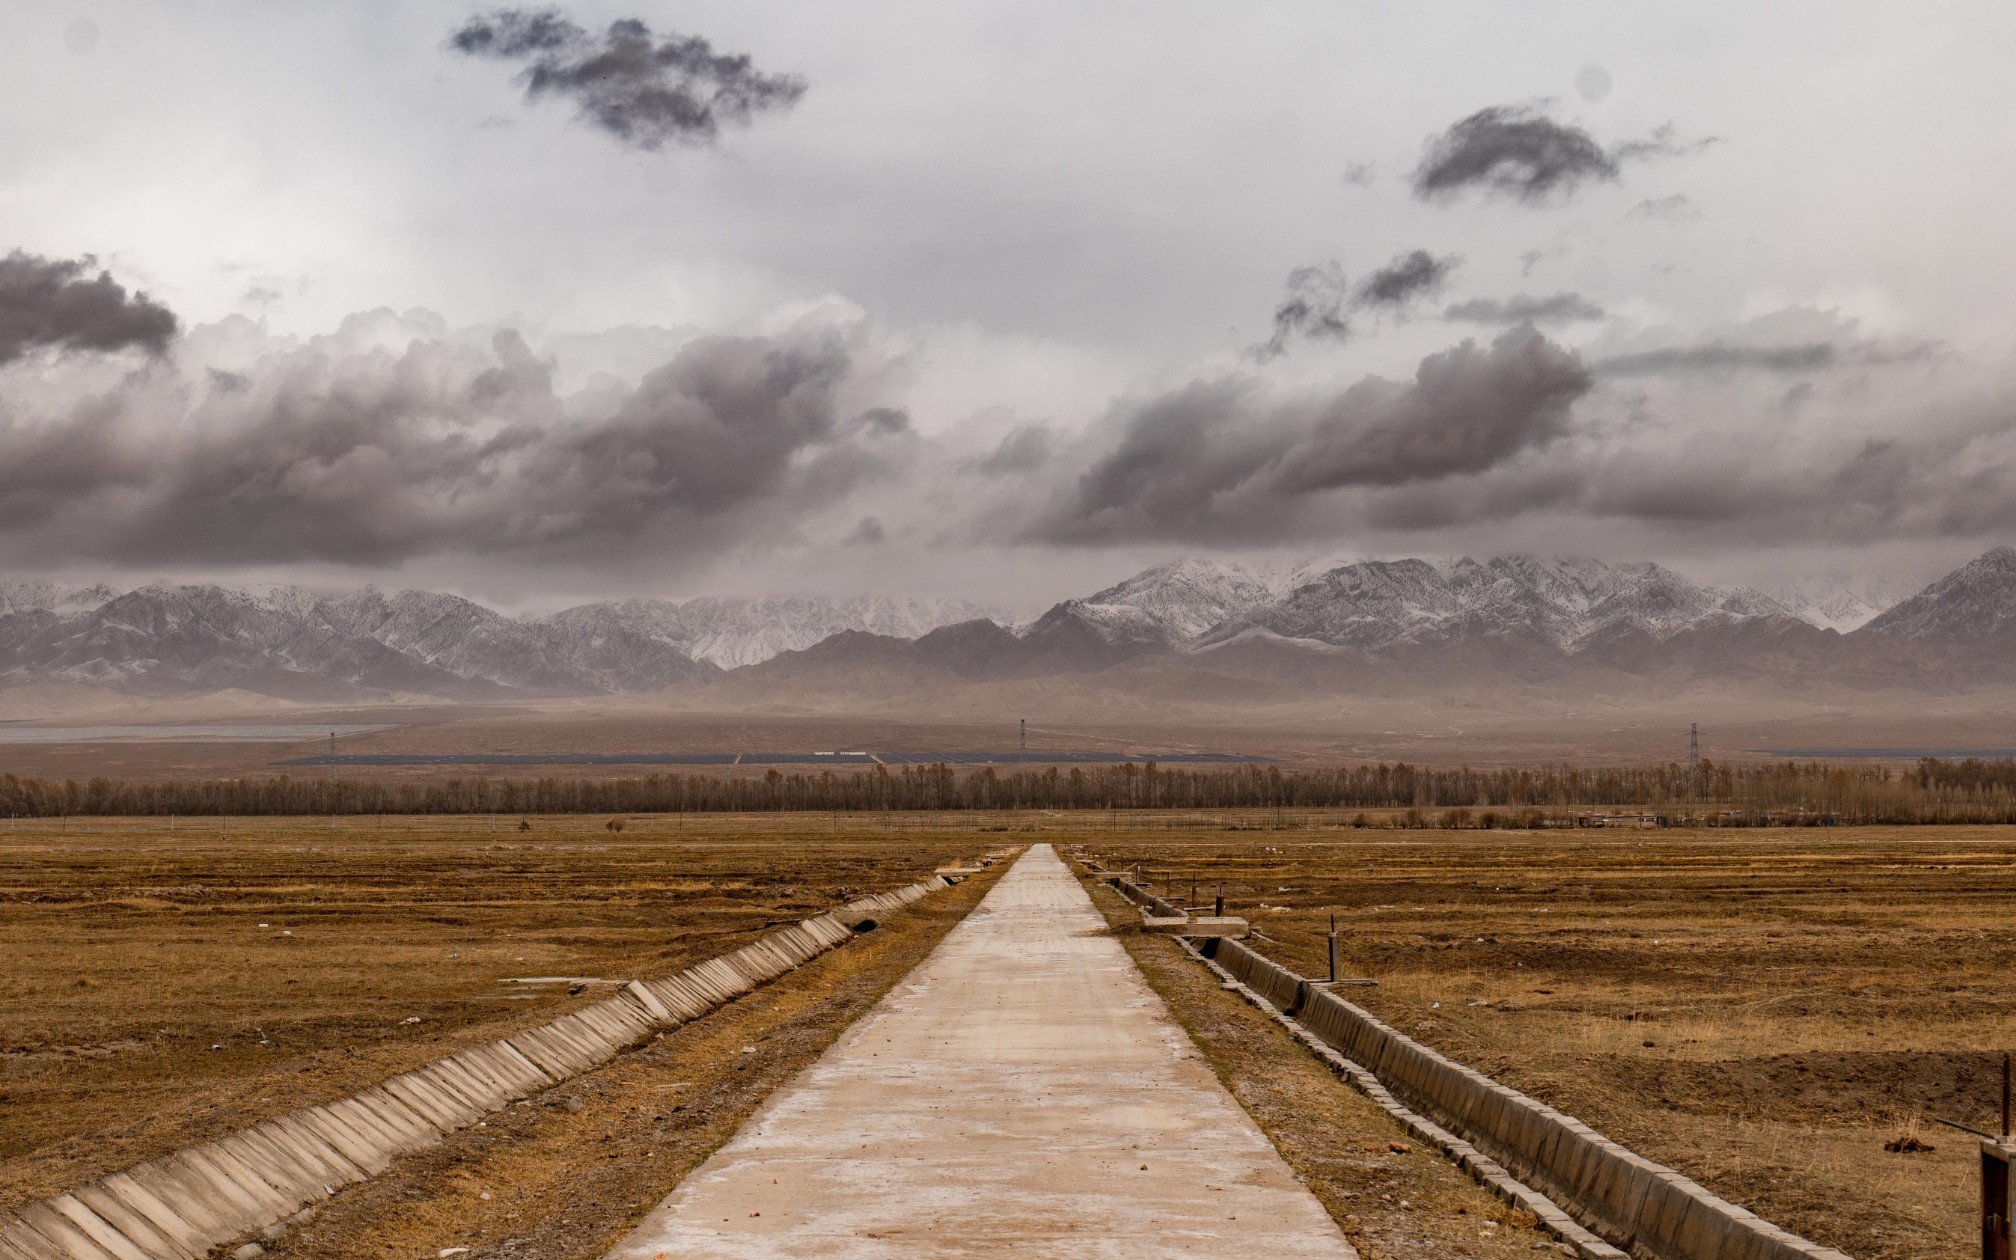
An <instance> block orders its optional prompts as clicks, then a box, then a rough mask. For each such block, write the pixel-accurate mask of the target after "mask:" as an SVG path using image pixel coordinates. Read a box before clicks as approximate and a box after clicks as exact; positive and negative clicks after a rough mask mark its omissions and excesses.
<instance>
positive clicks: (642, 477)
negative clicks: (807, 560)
mask: <svg viewBox="0 0 2016 1260" xmlns="http://www.w3.org/2000/svg"><path fill="white" fill-rule="evenodd" d="M493 353H494V357H491V356H484V355H481V354H479V353H477V352H475V351H473V350H471V349H469V348H467V347H464V346H461V345H456V344H451V343H448V342H444V341H439V340H429V339H420V340H415V341H413V342H412V343H411V344H410V345H409V346H408V347H407V348H406V349H405V350H404V351H403V352H401V353H396V354H395V353H392V352H389V351H385V350H375V349H368V350H363V351H352V352H333V351H318V350H314V349H306V350H300V351H294V352H290V353H285V354H275V355H269V356H267V357H266V358H264V359H262V360H260V361H259V362H258V363H257V364H256V365H255V366H253V367H252V368H250V369H248V370H247V371H245V372H244V373H241V374H237V376H236V378H235V379H226V378H223V377H216V378H213V379H212V381H211V383H210V387H209V388H207V389H190V390H188V391H187V394H186V396H183V395H181V394H178V393H176V392H175V391H181V390H184V389H185V387H184V386H183V385H182V384H181V383H180V382H174V383H173V384H163V383H161V382H159V381H154V380H145V381H139V382H137V383H135V384H132V385H131V386H129V387H128V390H127V391H126V392H114V393H112V394H108V395H105V396H101V397H96V398H92V399H89V400H87V401H86V402H84V403H82V404H80V405H78V406H76V407H74V408H72V409H71V410H70V411H69V412H68V413H67V414H63V415H60V416H57V417H53V418H50V419H48V420H47V421H45V422H43V423H39V424H37V423H29V422H25V421H20V420H16V421H14V422H11V423H9V424H7V425H6V426H5V427H0V530H4V532H5V535H6V541H5V544H4V547H0V550H4V551H8V552H12V553H13V554H14V556H15V557H16V558H19V557H21V556H30V557H32V558H34V560H35V561H36V562H37V563H48V562H49V561H51V560H57V559H67V560H99V561H110V562H114V563H120V564H130V565H153V564H162V563H191V564H208V565H231V564H248V563H267V562H296V561H319V562H330V563H338V564H379V565H382V564H392V563H401V562H405V561H408V560H413V559H416V558H422V557H428V556H440V555H465V556H474V555H489V556H518V557H523V558H543V559H547V560H554V559H563V558H564V559H569V560H575V561H586V562H589V563H600V562H616V561H624V560H635V559H637V558H639V557H642V556H647V555H653V556H666V557H679V556H683V555H690V554H692V553H694V552H696V551H700V550H703V549H706V548H709V547H715V546H721V545H729V544H733V543H736V542H740V541H743V540H745V539H746V538H748V537H749V536H751V535H753V534H758V533H761V532H763V531H766V530H768V531H771V532H775V531H776V530H778V529H780V528H788V527H790V526H791V525H792V524H794V523H795V522H796V521H798V520H800V519H803V518H804V517H806V516H807V515H809V514H810V513H813V512H816V511H818V510H821V509H822V508H824V507H826V506H828V505H830V504H832V503H834V502H836V501H837V500H838V499H840V498H841V497H843V496H844V495H845V494H847V493H848V492H850V491H851V490H853V489H854V488H855V487H857V486H859V485H861V484H863V483H864V482H866V481H868V480H872V479H874V478H876V477H879V476H883V475H886V474H888V473H889V472H890V471H891V470H893V469H894V468H895V467H897V466H899V465H900V464H901V463H902V462H903V461H904V460H905V459H906V458H907V453H908V451H909V450H910V449H911V447H912V446H913V444H914V442H915V440H916V439H915V436H914V435H913V434H911V433H910V432H909V431H908V423H907V419H906V418H905V417H904V416H903V415H902V413H901V412H897V411H893V410H889V409H886V408H869V409H866V410H862V409H859V407H858V405H850V402H849V400H850V399H851V398H852V397H853V396H854V395H855V394H856V393H858V392H859V389H860V388H861V386H860V384H859V382H857V381H856V380H855V379H854V377H855V362H854V354H853V348H852V345H851V343H850V341H849V339H848V338H847V337H846V336H844V335H842V334H841V333H839V332H835V331H830V330H828V331H801V332H796V333H793V334H790V335H786V336H781V337H774V338H764V337H705V338H701V339H699V340H696V341H693V342H691V343H689V344H687V345H686V346H685V347H684V348H682V349H681V350H679V351H678V353H677V354H675V355H674V356H673V357H672V358H671V359H670V361H669V362H666V363H664V364H663V365H662V366H660V367H659V368H657V369H656V370H655V371H653V372H651V373H649V374H648V375H647V376H645V377H644V379H643V380H642V381H641V382H640V383H639V384H638V385H637V386H636V388H635V389H633V390H630V391H628V392H627V393H626V394H623V395H622V396H620V397H619V398H618V399H617V400H615V403H614V405H613V407H610V408H605V409H602V410H601V411H599V412H598V414H597V415H596V416H594V417H593V418H570V417H569V416H568V414H567V412H566V408H565V406H564V404H563V400H562V399H560V398H559V397H558V396H557V395H556V394H555V393H554V390H553V385H552V372H553V365H552V364H551V363H548V362H546V361H543V360H541V359H539V358H537V357H536V356H535V355H533V353H532V352H531V351H530V349H529V348H528V347H527V346H526V344H525V343H524V341H523V340H522V339H521V338H520V337H519V335H518V334H517V333H515V332H502V333H498V334H497V335H496V337H495V338H494V341H493ZM178 408H179V409H180V422H179V423H178V422H176V419H175V412H176V410H177V409H178Z"/></svg>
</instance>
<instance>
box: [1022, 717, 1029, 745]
mask: <svg viewBox="0 0 2016 1260" xmlns="http://www.w3.org/2000/svg"><path fill="white" fill-rule="evenodd" d="M1022 751H1023V752H1025V753H1026V752H1028V751H1029V719H1028V718H1023V719H1022Z"/></svg>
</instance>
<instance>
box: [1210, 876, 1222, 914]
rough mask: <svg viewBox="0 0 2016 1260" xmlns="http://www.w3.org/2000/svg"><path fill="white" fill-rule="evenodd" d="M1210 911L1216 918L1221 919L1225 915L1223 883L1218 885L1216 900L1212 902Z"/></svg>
mask: <svg viewBox="0 0 2016 1260" xmlns="http://www.w3.org/2000/svg"><path fill="white" fill-rule="evenodd" d="M1211 913H1212V915H1213V916H1214V917H1216V918H1220V919H1222V918H1224V917H1225V885H1223V884H1220V885H1218V900H1217V902H1216V903H1214V904H1213V906H1212V908H1211Z"/></svg>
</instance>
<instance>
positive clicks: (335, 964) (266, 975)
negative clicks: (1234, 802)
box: [0, 816, 993, 1207]
mask: <svg viewBox="0 0 2016 1260" xmlns="http://www.w3.org/2000/svg"><path fill="white" fill-rule="evenodd" d="M608 821H609V820H607V819H606V818H602V817H575V818H534V819H531V820H529V822H530V825H531V830H530V831H521V830H519V819H517V818H515V817H507V818H501V819H495V820H493V819H490V818H487V817H474V818H397V817H394V818H358V819H340V820H335V821H333V822H332V821H330V820H326V819H314V818H277V819H241V818H233V819H227V820H218V819H204V820H201V822H200V823H198V822H196V821H195V820H189V819H184V820H181V821H180V822H178V823H177V824H176V825H175V829H174V830H172V831H171V830H170V828H169V823H168V821H167V820H165V819H145V818H141V819H90V820H86V819H75V818H73V819H68V820H65V821H63V822H61V823H57V822H51V821H43V822H39V823H36V824H33V825H31V824H30V823H28V822H27V821H19V822H15V823H12V824H9V823H6V822H0V959H5V961H6V965H5V967H4V968H0V1207H5V1206H7V1205H10V1204H13V1203H18V1202H21V1201H24V1200H26V1199H29V1198H32V1197H37V1196H41V1195H45V1194H49V1193H53V1192H55V1191H58V1190H62V1189H66V1188H68V1187H69V1186H72V1185H75V1184H77V1183H79V1182H81V1181H83V1180H85V1179H87V1178H88V1177H90V1176H92V1175H95V1174H98V1173H102V1172H105V1171H109V1170H111V1169H116V1168H123V1167H127V1166H130V1165H131V1164H133V1163H136V1162H138V1161H140V1160H143V1159H147V1158H151V1157H153V1156H156V1155H159V1154H161V1153H163V1152H164V1151H166V1150H169V1149H173V1148H174V1147H176V1146H179V1145H182V1144H184V1143H187V1142H192V1141H199V1140H203V1139H207V1138H212V1137H216V1136H219V1135H220V1134H222V1133H225V1132H229V1131H231V1130H233V1129H235V1128H238V1127H240V1126H242V1125H244V1124H248V1123H251V1122H252V1121H253V1120H256V1119H258V1118H260V1117H263V1116H266V1115H271V1114H275V1113H278V1112H282V1111H286V1110H289V1109H291V1108H294V1107H300V1106H306V1105H310V1104H312V1103H315V1102H319V1101H324V1100H327V1099H329V1098H332V1097H336V1096H339V1095H341V1094H344V1093H348V1092H350V1091H353V1090H356V1089H360V1088H363V1087H366V1086H368V1085H371V1084H374V1083H376V1082H377V1081H379V1080H382V1079H384V1078H385V1077H387V1076H389V1075H392V1074H394V1073H396V1072H400V1071H403V1070H406V1069H408V1068H412V1067H415V1066H418V1065H419V1064H420V1063H423V1062H425V1061H427V1060H430V1059H433V1058H436V1057H438V1056H440V1055H444V1054H448V1053H452V1052H453V1051H454V1050H456V1049H458V1048H460V1047H462V1046H465V1045H468V1044H472V1043H474V1042H478V1041H482V1040H487V1039H491V1038H495V1037H499V1036H503V1035H506V1034H508V1033H509V1032H510V1031H512V1030H514V1029H516V1028H519V1027H522V1026H525V1025H527V1024H532V1023H539V1022H543V1021H545V1020H549V1019H552V1018H554V1017H556V1016H557V1015H559V1014H561V1013H563V1012H564V1011H565V1010H567V1009H570V1008H571V1007H572V1006H576V1005H580V1004H582V1003H585V1002H588V1001H592V1000H594V999H596V998H597V997H601V996H606V995H607V994H608V992H609V991H610V990H609V988H608V987H607V985H606V983H603V982H607V981H612V980H613V981H619V982H620V981H622V980H627V979H629V978H632V977H637V976H659V975H666V974H669V973H671V972H674V971H677V970H679V969H680V968H682V967H685V966H688V965H690V964H692V963H695V962H698V961H701V960H702V959H705V958H708V957H711V956H714V955H716V954H719V953H723V952H725V951H727V950H729V949H732V948H734V947H736V946H737V945H739V944H741V943H742V942H744V941H746V940H748V939H751V938H752V937H754V936H755V935H757V934H758V933H760V932H761V931H762V930H763V929H764V928H765V927H766V926H769V925H772V924H777V923H783V922H789V921H793V920H796V919H800V918H804V917H806V916H809V915H812V914H817V913H819V912H821V911H823V910H826V909H829V908H831V907H832V906H833V905H834V904H836V903H837V902H839V901H842V900H844V899H847V898H849V897H853V896H858V895H860V894H862V893H865V892H871V891H879V890H883V889H887V888H894V887H897V886H900V885H902V884H906V883H910V882H912V881H915V880H917V879H921V878H924V877H925V876H927V875H929V873H930V871H931V870H932V868H933V867H934V866H937V865H940V864H942V863H944V862H946V861H949V860H955V859H959V858H963V857H967V856H970V855H971V854H972V853H975V852H978V851H979V850H980V849H982V848H988V847H993V846H991V845H986V844H976V839H977V838H976V837H975V836H974V835H972V834H971V833H967V832H949V831H945V832H922V831H912V832H900V833H899V832H892V831H887V830H868V829H866V828H862V827H859V826H856V827H852V828H848V829H845V830H840V831H835V830H833V829H832V826H831V824H830V823H829V821H828V820H826V819H824V818H821V817H809V816H795V817H792V818H776V817H767V818H763V819H760V820H754V819H738V818H698V817H695V818H687V819H684V820H679V819H644V818H632V819H628V820H626V826H625V829H624V830H622V831H621V832H614V831H610V830H608V829H607V823H608ZM518 977H531V978H559V979H560V981H561V982H547V983H538V984H515V983H509V981H510V980H511V979H512V978H518ZM584 981H585V982H586V983H582V982H584Z"/></svg>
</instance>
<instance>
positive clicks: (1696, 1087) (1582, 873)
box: [1087, 815, 2016, 1260]
mask: <svg viewBox="0 0 2016 1260" xmlns="http://www.w3.org/2000/svg"><path fill="white" fill-rule="evenodd" d="M1253 821H1255V820H1250V819H1249V820H1247V822H1249V823H1251V822H1253ZM1283 821H1285V822H1286V823H1288V824H1289V826H1288V827H1287V828H1285V829H1282V830H1264V831H1255V832H1253V833H1250V834H1247V833H1242V834H1238V835H1228V834H1225V832H1224V831H1223V830H1222V824H1221V830H1219V831H1218V832H1216V833H1215V834H1214V833H1212V832H1209V831H1204V830H1201V829H1198V830H1186V831H1170V832H1168V833H1166V834H1160V835H1144V834H1140V833H1135V834H1127V833H1118V834H1111V833H1109V834H1106V835H1090V836H1088V837H1087V840H1088V847H1089V851H1090V852H1092V853H1095V854H1098V855H1100V856H1101V857H1103V858H1105V859H1106V860H1107V861H1108V862H1110V863H1112V864H1114V865H1129V864H1133V863H1137V862H1138V863H1140V864H1141V865H1142V867H1143V869H1144V871H1145V872H1147V873H1148V874H1149V876H1150V878H1151V879H1152V880H1153V881H1154V885H1155V887H1156V889H1157V891H1159V892H1162V893H1163V894H1164V895H1166V896H1170V897H1171V899H1172V900H1178V901H1186V902H1187V901H1188V900H1189V898H1190V897H1191V896H1192V886H1193V881H1194V883H1195V888H1196V892H1195V895H1196V896H1197V897H1198V898H1199V899H1200V900H1201V901H1202V902H1204V903H1208V902H1209V901H1210V900H1211V899H1212V897H1213V896H1214V895H1215V894H1216V892H1217V891H1218V888H1219V886H1220V885H1221V884H1222V885H1223V889H1224V892H1225V895H1226V898H1227V903H1228V913H1235V914H1241V915H1244V916H1247V917H1248V918H1249V919H1250V920H1251V921H1252V923H1253V924H1254V925H1255V926H1256V927H1257V928H1258V929H1259V932H1260V934H1261V939H1259V940H1258V941H1256V942H1255V944H1256V945H1257V946H1258V947H1259V948H1260V949H1261V950H1262V952H1264V953H1267V954H1269V955H1270V956H1272V957H1274V958H1276V959H1278V960H1280V961H1282V962H1284V963H1286V964H1287V965H1289V966H1291V967H1292V968H1294V969H1295V970H1297V971H1299V972H1301V973H1302V974H1304V975H1310V976H1316V977H1321V976H1323V975H1325V974H1326V972H1327V960H1326V943H1325V939H1324V938H1325V936H1326V935H1327V932H1328V929H1329V923H1330V916H1331V915H1332V914H1333V913H1334V914H1335V915H1336V918H1337V928H1338V931H1339V933H1340V934H1341V938H1342V956H1343V966H1344V970H1345V973H1346V974H1347V975H1353V976H1359V977H1369V978H1373V979H1376V980H1377V981H1378V985H1377V987H1373V988H1352V989H1349V990H1347V991H1346V996H1348V997H1350V998H1351V1000H1353V1001H1357V1002H1359V1003H1361V1004H1362V1005H1364V1006H1366V1007H1367V1008H1369V1009H1371V1010H1372V1011H1374V1012H1375V1013H1376V1014H1378V1015H1380V1016H1381V1017H1382V1018H1385V1019H1387V1020H1389V1021H1390V1022H1392V1023H1393V1024H1395V1025H1396V1026H1397V1027H1398V1028H1399V1029H1400V1030H1401V1031H1403V1032H1406V1033H1408V1034H1409V1035H1411V1036H1414V1037H1417V1038H1419V1039H1420V1040H1422V1041H1424V1042H1426V1043H1428V1044H1430V1045H1432V1046H1434V1047H1436V1048H1437V1049H1439V1050H1441V1051H1443V1052H1445V1053H1447V1054H1449V1055H1451V1056H1453V1057H1455V1058H1456V1059H1458V1060H1461V1061H1463V1062H1466V1063H1468V1064H1470V1065H1472V1066H1474V1067H1477V1068H1478V1069H1480V1070H1482V1071H1485V1072H1488V1073H1490V1074H1491V1075H1493V1076H1495V1077H1496V1078H1498V1079H1499V1080H1501V1081H1503V1082H1505V1083H1507V1084H1509V1085H1512V1086H1514V1087H1516V1088H1519V1089H1522V1090H1525V1091H1527V1092H1528V1093H1530V1094H1532V1095H1534V1096H1535V1097H1537V1098H1540V1099H1542V1100H1543V1101H1546V1102H1548V1103H1551V1104H1553V1105H1554V1106H1557V1107H1559V1108H1561V1109H1563V1110H1565V1111H1567V1112H1569V1113H1570V1114H1573V1115H1576V1116H1578V1117H1580V1118H1581V1119H1583V1120H1585V1121H1587V1122H1588V1123H1590V1124H1592V1125H1594V1126H1595V1127H1596V1128H1598V1129H1599V1130H1601V1131H1603V1132H1605V1133H1607V1134H1609V1135H1610V1136H1611V1137H1613V1138H1616V1139H1617V1140H1619V1141H1621V1142H1623V1143H1625V1144H1626V1145H1628V1146H1630V1147H1632V1148H1633V1149H1635V1150H1638V1151H1640V1152H1641V1153H1643V1154H1645V1155H1647V1156H1649V1157H1651V1158H1653V1159H1657V1160H1660V1161H1662V1162H1664V1163H1667V1164H1669V1165H1671V1166H1673V1167H1676V1168H1679V1169H1681V1170H1682V1171H1684V1172H1686V1173H1687V1174H1688V1175H1690V1176H1692V1177H1694V1178H1696V1179H1697V1180H1699V1181H1701V1182H1702V1183H1703V1184H1705V1185H1707V1186H1708V1187H1709V1188H1711V1189H1713V1190H1715V1191H1716V1192H1717V1193H1720V1194H1722V1195H1723V1196H1725V1197H1727V1198H1730V1199H1732V1200H1734V1201H1736V1202H1738V1203H1741V1204H1744V1205H1745V1206H1748V1207H1750V1208H1752V1209H1753V1210H1755V1211H1757V1212H1759V1213H1760V1214H1762V1215H1764V1216H1765V1217H1767V1218H1769V1219H1771V1220H1774V1221H1777V1222H1778V1223H1780V1224H1782V1225H1784V1226H1786V1227H1787V1228H1790V1229H1793V1230H1795V1231H1797V1232H1799V1233H1801V1234H1803V1235H1805V1236H1806V1237H1809V1238H1812V1239H1814V1240H1816V1241H1820V1242H1823V1243H1827V1244H1830V1245H1833V1246H1836V1247H1839V1248H1841V1249H1842V1250H1844V1251H1846V1252H1848V1253H1849V1254H1851V1255H1854V1256H1857V1257H1870V1258H1881V1260H1893V1258H1894V1260H1906V1258H1907V1257H1909V1258H1911V1260H1921V1258H1923V1257H1928V1256H1954V1257H1958V1256H1962V1255H1966V1254H1971V1253H1972V1251H1973V1249H1974V1247H1975V1246H1976V1245H1977V1235H1976V1230H1977V1228H1978V1227H1977V1225H1976V1218H1975V1213H1976V1211H1977V1208H1976V1196H1977V1194H1978V1189H1977V1184H1976V1172H1975V1160H1976V1156H1975V1154H1974V1152H1975V1148H1976V1145H1977V1141H1976V1139H1975V1138H1973V1137H1970V1136H1968V1135H1967V1134H1964V1133H1960V1132H1957V1131H1955V1130H1952V1129H1949V1128H1944V1127H1942V1126H1939V1125H1937V1124H1934V1123H1932V1122H1931V1121H1932V1118H1933V1117H1941V1118H1945V1119H1949V1120H1956V1121H1960V1122H1962V1123H1966V1124H1970V1125H1973V1126H1974V1127H1977V1128H1982V1129H1992V1128H1994V1127H1996V1120H1995V1117H1996V1109H1997V1107H1998V1105H1999V1093H2000V1074H2001V1073H2000V1060H2001V1052H2002V1050H2003V1049H2005V1048H2008V1047H2011V1046H2016V989H2012V986H2011V985H2010V983H2009V976H2010V975H2011V972H2012V965H2016V909H2012V897H2016V830H2012V829H2010V828H2007V827H2002V828H1993V827H1914V828H1887V827H1869V828H1810V829H1797V830H1791V829H1757V830H1729V831H1724V830H1717V831H1694V832H1688V831H1678V830H1673V831H1653V830H1644V831H1639V830H1569V831H1537V832H1523V833H1522V832H1487V831H1397V830H1379V829H1366V830H1357V829H1350V828H1346V829H1341V830H1340V829H1336V828H1334V827H1333V828H1328V829H1322V830H1317V829H1302V828H1300V827H1298V826H1296V825H1295V824H1296V823H1297V822H1298V821H1299V820H1297V819H1296V818H1295V817H1294V816H1293V815H1289V816H1287V817H1286V818H1285V819H1284V820H1283ZM1193 904H1194V903H1193ZM1907 1134H1915V1135H1916V1136H1917V1137H1918V1138H1919V1139H1920V1140H1921V1141H1924V1142H1927V1143H1929V1144H1931V1145H1932V1146H1934V1147H1936V1148H1937V1149H1936V1150H1935V1151H1932V1152H1930V1153H1919V1154H1893V1153H1887V1152H1886V1151H1885V1150H1884V1144H1885V1143H1886V1142H1887V1141H1889V1140H1891V1139H1893V1138H1897V1137H1900V1136H1904V1135H1907Z"/></svg>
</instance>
